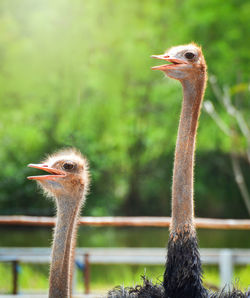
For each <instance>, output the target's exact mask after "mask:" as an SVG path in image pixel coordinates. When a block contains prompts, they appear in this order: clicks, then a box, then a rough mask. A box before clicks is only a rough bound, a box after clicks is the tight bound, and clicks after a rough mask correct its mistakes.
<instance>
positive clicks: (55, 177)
mask: <svg viewBox="0 0 250 298" xmlns="http://www.w3.org/2000/svg"><path fill="white" fill-rule="evenodd" d="M28 167H31V168H36V169H40V170H43V171H45V172H48V173H50V175H42V176H30V177H28V179H30V180H36V181H37V182H38V184H39V186H40V187H41V188H42V189H43V190H44V192H45V194H46V195H48V196H49V197H52V198H54V199H55V201H56V206H57V222H56V227H55V232H54V239H53V246H52V262H51V267H50V278H49V297H50V298H66V297H71V291H72V274H73V264H74V250H75V242H76V232H77V223H78V217H79V214H80V210H81V206H82V204H83V203H84V202H85V197H86V194H87V191H88V186H89V174H88V162H87V160H86V159H85V158H84V157H83V156H82V155H81V153H80V152H79V151H77V150H75V149H73V148H71V149H66V150H61V151H59V152H56V153H55V154H53V155H51V156H49V157H48V158H47V159H46V160H44V161H43V162H42V163H41V164H29V165H28Z"/></svg>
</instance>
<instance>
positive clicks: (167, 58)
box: [151, 54, 187, 70]
mask: <svg viewBox="0 0 250 298" xmlns="http://www.w3.org/2000/svg"><path fill="white" fill-rule="evenodd" d="M151 58H156V59H160V60H165V61H168V62H172V63H173V64H164V65H157V66H153V67H152V69H153V70H155V69H157V70H165V69H167V68H173V67H174V65H176V64H187V62H186V61H184V60H181V59H178V58H175V57H173V56H172V57H171V55H168V54H163V55H152V56H151Z"/></svg>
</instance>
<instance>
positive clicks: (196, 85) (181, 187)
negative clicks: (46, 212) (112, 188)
mask: <svg viewBox="0 0 250 298" xmlns="http://www.w3.org/2000/svg"><path fill="white" fill-rule="evenodd" d="M152 57H154V58H158V59H162V60H166V61H168V62H170V63H171V64H165V65H161V66H156V67H153V69H158V70H161V71H163V72H164V73H165V74H166V75H167V76H169V77H171V78H173V79H177V80H179V81H180V82H181V84H182V87H183V94H184V97H183V103H182V111H181V118H180V123H179V130H178V137H177V144H176V151H175V161H174V174H173V188H172V220H171V226H170V236H169V242H168V255H167V263H166V270H165V273H164V279H163V284H162V285H153V284H151V283H150V282H148V281H147V280H145V281H144V285H143V286H141V287H136V288H126V289H124V288H122V287H118V288H115V289H113V290H111V291H110V292H109V293H108V295H107V296H108V297H110V298H111V297H112V298H118V297H123V298H127V297H134V298H135V297H138V298H139V297H141V298H150V297H151V298H158V297H164V298H198V297H199V298H200V297H248V295H249V297H250V293H249V294H247V293H246V294H243V293H241V292H238V291H233V292H231V293H228V294H224V293H219V294H218V295H217V294H210V293H209V292H208V291H207V290H206V289H205V288H204V286H203V284H202V270H201V261H200V255H199V250H198V244H197V238H196V231H195V226H194V206H193V167H194V151H195V139H196V131H197V126H198V118H199V113H200V107H201V103H202V98H203V94H204V90H205V87H206V80H207V75H206V63H205V59H204V57H203V54H202V51H201V49H200V48H199V47H198V46H196V45H195V44H189V45H185V46H178V47H173V48H171V49H170V50H168V51H167V52H166V53H165V54H164V55H158V56H152ZM29 166H30V167H34V168H38V169H41V170H44V171H46V172H49V173H50V174H51V175H44V176H32V177H28V178H29V179H34V180H37V181H38V182H39V184H40V185H41V187H42V188H43V189H44V191H45V193H46V194H48V195H49V196H52V197H54V198H55V199H56V205H57V223H56V228H55V233H54V242H53V248H52V264H51V269H50V281H49V282H50V288H49V297H50V298H57V297H58V298H66V297H70V296H71V291H72V270H73V260H74V249H75V235H76V228H77V220H78V216H79V213H80V209H81V206H82V203H83V202H84V201H85V196H86V193H87V189H88V184H89V177H88V166H87V162H86V160H85V159H84V158H83V157H82V156H81V154H80V153H79V152H77V151H75V150H74V149H70V150H66V151H61V152H58V153H56V154H55V155H53V156H51V157H49V158H48V159H47V160H46V161H44V162H43V163H42V164H38V165H34V164H31V165H29Z"/></svg>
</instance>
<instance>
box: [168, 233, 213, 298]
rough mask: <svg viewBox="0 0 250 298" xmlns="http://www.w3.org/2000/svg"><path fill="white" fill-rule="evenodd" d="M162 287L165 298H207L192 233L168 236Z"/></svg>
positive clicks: (197, 250)
mask: <svg viewBox="0 0 250 298" xmlns="http://www.w3.org/2000/svg"><path fill="white" fill-rule="evenodd" d="M163 285H164V288H165V297H166V298H176V297H178V298H187V297H189V298H203V297H208V292H207V290H206V289H205V288H204V287H203V284H202V268H201V261H200V253H199V249H198V243H197V238H196V235H195V232H194V231H193V232H192V233H190V231H181V232H179V233H178V234H177V233H171V234H170V237H169V242H168V254H167V264H166V270H165V273H164V281H163Z"/></svg>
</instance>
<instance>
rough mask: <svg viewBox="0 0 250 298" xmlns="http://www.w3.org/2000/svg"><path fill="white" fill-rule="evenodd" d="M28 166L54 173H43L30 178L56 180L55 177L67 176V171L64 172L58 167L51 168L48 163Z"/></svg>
mask: <svg viewBox="0 0 250 298" xmlns="http://www.w3.org/2000/svg"><path fill="white" fill-rule="evenodd" d="M28 167H30V168H36V169H39V170H43V171H45V172H48V173H51V174H52V175H41V176H29V177H27V178H28V179H30V180H55V178H59V177H65V176H66V174H65V172H63V171H61V170H58V169H53V168H50V167H49V166H48V165H46V164H29V165H28Z"/></svg>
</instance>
